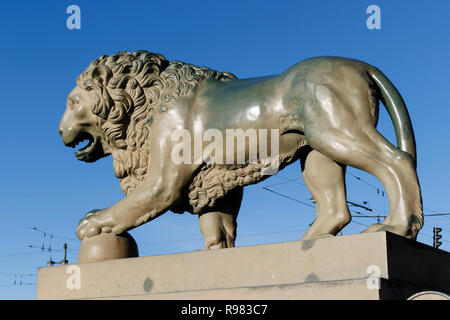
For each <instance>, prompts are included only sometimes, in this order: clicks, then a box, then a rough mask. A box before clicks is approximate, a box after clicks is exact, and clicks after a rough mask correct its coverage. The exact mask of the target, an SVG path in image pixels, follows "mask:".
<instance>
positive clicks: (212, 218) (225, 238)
mask: <svg viewBox="0 0 450 320" xmlns="http://www.w3.org/2000/svg"><path fill="white" fill-rule="evenodd" d="M242 195H243V188H241V187H238V188H235V189H233V190H231V191H230V192H229V193H228V194H227V195H226V196H225V197H224V198H223V199H220V200H219V201H218V203H217V204H216V205H215V206H214V208H213V209H212V210H211V211H207V212H204V213H202V214H200V215H199V217H198V221H199V225H200V231H201V233H202V235H203V238H204V243H205V249H206V250H209V249H221V248H231V247H234V241H235V239H236V228H237V222H236V218H237V215H238V213H239V208H240V206H241V201H242Z"/></svg>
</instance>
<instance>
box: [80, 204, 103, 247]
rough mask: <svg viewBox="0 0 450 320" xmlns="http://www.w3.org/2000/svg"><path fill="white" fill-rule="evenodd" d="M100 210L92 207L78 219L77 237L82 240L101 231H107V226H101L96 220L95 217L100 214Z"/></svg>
mask: <svg viewBox="0 0 450 320" xmlns="http://www.w3.org/2000/svg"><path fill="white" fill-rule="evenodd" d="M100 212H101V210H99V209H94V210H92V211H90V212H88V213H86V215H85V216H84V217H83V219H81V220H80V223H79V224H78V227H77V230H76V234H77V236H78V239H80V240H81V241H83V240H84V239H85V238H90V237H93V236H96V235H98V234H100V233H102V232H108V231H107V229H108V227H103V226H102V225H101V224H100V223H99V222H98V221H96V217H97V216H98V215H99V214H100ZM103 229H105V230H103ZM109 229H110V228H109Z"/></svg>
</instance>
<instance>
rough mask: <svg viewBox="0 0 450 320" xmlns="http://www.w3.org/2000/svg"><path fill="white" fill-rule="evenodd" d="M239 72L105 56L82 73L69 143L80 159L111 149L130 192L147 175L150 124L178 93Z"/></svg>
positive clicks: (62, 128) (65, 134) (67, 121)
mask: <svg viewBox="0 0 450 320" xmlns="http://www.w3.org/2000/svg"><path fill="white" fill-rule="evenodd" d="M206 78H215V79H218V80H224V81H226V80H230V79H234V78H235V76H234V75H232V74H230V73H227V72H224V73H222V72H217V71H214V70H211V69H209V68H206V67H197V66H194V65H191V64H186V63H182V62H179V61H172V62H169V61H168V60H166V58H165V57H164V56H162V55H160V54H156V53H151V52H147V51H136V52H118V53H116V54H114V55H111V56H101V57H100V58H98V59H97V60H95V61H93V62H92V63H91V64H90V65H89V66H88V67H87V69H86V70H85V71H84V72H83V73H82V74H80V75H79V76H78V78H77V86H76V87H75V88H74V89H73V90H72V92H71V93H70V94H69V96H68V98H67V108H66V111H65V112H64V115H63V117H62V119H61V122H60V125H59V133H60V134H61V136H62V139H63V142H64V144H65V145H66V146H70V147H76V145H77V144H79V143H80V142H83V141H85V140H88V141H89V142H88V143H87V145H86V146H85V147H83V148H81V149H80V150H79V151H77V152H76V153H75V155H76V157H77V158H78V159H79V160H82V161H86V162H94V161H97V160H98V159H100V158H102V157H104V156H106V155H109V154H112V156H113V160H114V173H115V175H116V177H117V178H119V179H121V188H122V191H123V192H124V193H125V194H126V195H128V194H129V193H130V192H131V191H132V190H134V188H135V187H136V185H137V184H139V183H140V182H142V181H144V180H145V179H146V175H147V169H148V164H149V160H150V154H149V146H148V141H149V135H150V126H149V123H151V121H153V117H154V116H156V115H157V114H158V113H160V112H166V111H167V110H168V109H169V108H170V107H171V105H172V104H173V103H174V102H175V101H176V99H177V98H178V97H182V96H186V95H189V94H190V93H191V92H192V91H193V89H194V88H195V87H196V86H197V85H198V84H199V83H200V82H201V81H203V80H204V79H206Z"/></svg>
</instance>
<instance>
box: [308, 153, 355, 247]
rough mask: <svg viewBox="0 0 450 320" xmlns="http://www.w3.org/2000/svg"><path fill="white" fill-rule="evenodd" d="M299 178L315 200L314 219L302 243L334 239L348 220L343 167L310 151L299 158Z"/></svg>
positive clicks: (348, 213) (349, 217)
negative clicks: (325, 237) (300, 175)
mask: <svg viewBox="0 0 450 320" xmlns="http://www.w3.org/2000/svg"><path fill="white" fill-rule="evenodd" d="M301 160H302V176H303V180H304V181H305V184H306V186H307V187H308V190H309V191H310V192H311V195H312V196H313V198H314V200H315V201H316V213H317V215H316V219H315V220H314V223H313V224H312V226H311V227H310V228H309V229H308V231H307V232H306V233H305V235H304V236H303V237H302V240H305V239H310V238H315V237H320V236H327V235H330V236H335V235H336V234H337V233H338V232H339V231H341V230H342V229H343V228H344V227H345V226H346V225H347V224H348V223H349V222H350V219H351V216H350V212H349V211H348V206H347V199H346V195H345V179H344V178H345V166H342V165H340V164H337V163H336V162H335V161H333V160H331V159H330V158H328V157H326V156H324V155H323V154H321V153H320V152H318V151H316V150H312V151H310V152H308V153H307V154H306V155H304V156H303V157H302V158H301Z"/></svg>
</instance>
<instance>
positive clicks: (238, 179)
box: [59, 51, 423, 249]
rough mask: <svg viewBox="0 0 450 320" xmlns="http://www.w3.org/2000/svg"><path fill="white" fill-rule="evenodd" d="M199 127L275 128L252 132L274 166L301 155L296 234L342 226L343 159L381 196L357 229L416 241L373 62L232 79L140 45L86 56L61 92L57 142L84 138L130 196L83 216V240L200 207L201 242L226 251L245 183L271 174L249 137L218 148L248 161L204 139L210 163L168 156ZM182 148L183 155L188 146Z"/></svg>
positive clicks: (412, 203) (394, 114)
mask: <svg viewBox="0 0 450 320" xmlns="http://www.w3.org/2000/svg"><path fill="white" fill-rule="evenodd" d="M379 101H381V102H382V103H383V104H384V105H385V107H386V109H387V110H388V112H389V115H390V117H391V119H392V122H393V125H394V128H395V132H396V137H397V143H398V147H395V146H393V145H392V144H391V143H390V142H389V141H387V140H386V139H385V138H384V137H383V136H382V135H381V134H380V133H379V132H378V131H377V130H376V125H377V121H378V111H379ZM199 129H201V130H207V129H211V130H215V131H214V132H216V133H217V132H219V133H223V134H225V135H226V133H227V132H228V131H227V130H229V129H236V130H238V129H239V130H242V131H243V130H246V131H245V132H247V130H250V129H252V130H253V129H258V130H259V129H261V130H271V131H270V132H271V133H272V132H274V134H271V136H267V135H262V134H259V133H257V135H259V136H258V138H259V139H260V140H258V141H259V143H261V141H264V139H266V140H267V139H269V138H276V139H277V140H276V142H277V148H276V149H277V150H275V151H276V154H275V156H273V154H272V155H271V157H270V165H272V164H273V162H272V160H274V159H275V162H276V168H277V170H281V169H283V168H284V167H285V166H287V165H289V164H291V163H293V162H294V161H296V160H298V159H300V163H301V168H302V175H303V178H304V181H305V183H306V185H307V187H308V189H309V190H310V192H311V194H312V196H313V198H314V199H315V201H316V203H317V205H318V210H317V217H316V220H315V222H314V223H313V225H312V226H311V227H310V228H309V230H308V231H307V232H306V233H305V235H304V237H303V239H309V238H313V237H319V236H328V235H336V234H337V233H338V232H339V231H340V230H341V229H342V228H343V227H344V226H345V225H347V224H348V223H349V222H350V220H351V215H350V212H349V210H348V207H347V201H346V191H345V190H346V189H345V168H346V166H347V165H349V166H353V167H355V168H359V169H361V170H364V171H366V172H369V173H371V174H373V175H374V176H375V177H377V178H378V179H379V180H380V182H381V183H382V184H383V186H384V187H385V189H386V192H387V195H388V198H389V206H390V213H389V215H388V216H387V218H386V219H385V220H384V222H383V223H381V224H374V225H371V226H370V227H369V228H368V229H366V230H365V232H373V231H389V232H392V233H395V234H398V235H401V236H403V237H407V238H411V239H415V238H416V236H417V233H418V231H419V230H420V229H421V227H422V225H423V214H422V198H421V191H420V186H419V181H418V177H417V173H416V149H415V139H414V133H413V129H412V125H411V121H410V118H409V114H408V111H407V109H406V106H405V104H404V102H403V99H402V97H401V96H400V94H399V92H398V91H397V90H396V88H395V87H394V85H393V84H392V83H391V81H390V80H389V79H388V78H387V77H386V76H385V75H383V73H382V72H380V71H379V70H378V69H377V68H375V67H373V66H371V65H368V64H366V63H364V62H362V61H357V60H353V59H347V58H340V57H316V58H310V59H307V60H304V61H301V62H299V63H298V64H296V65H294V66H292V67H290V68H289V69H287V70H286V71H284V72H282V73H281V74H279V75H274V76H266V77H259V78H251V79H237V78H236V77H235V76H234V75H233V74H231V73H228V72H218V71H215V70H211V69H209V68H207V67H197V66H195V65H192V64H187V63H183V62H179V61H168V60H167V59H166V58H165V57H164V56H162V55H160V54H156V53H151V52H147V51H136V52H118V53H116V54H114V55H111V56H102V57H100V58H98V59H97V60H95V61H93V62H92V63H91V64H90V65H89V66H88V67H87V69H86V70H85V71H84V72H83V73H82V74H80V75H79V76H78V78H77V85H76V87H75V88H74V89H73V90H72V91H71V93H70V94H69V96H68V98H67V108H66V111H65V112H64V115H63V116H62V119H61V122H60V125H59V133H60V134H61V136H62V140H63V142H64V144H65V145H66V146H70V147H75V146H76V145H77V144H78V143H80V142H82V141H84V140H88V141H89V142H88V144H87V145H86V146H85V147H84V148H82V149H80V150H79V151H77V152H76V157H77V158H78V159H79V160H82V161H86V162H93V161H97V160H98V159H100V158H102V157H104V156H107V155H110V154H111V155H112V157H113V163H114V173H115V175H116V177H117V178H119V179H120V185H121V189H122V190H123V192H124V193H125V195H126V197H125V198H123V199H122V200H120V201H118V202H117V203H115V204H114V205H112V206H111V207H108V208H106V209H103V210H99V211H97V212H91V213H89V214H87V215H86V216H85V217H84V218H83V219H82V220H81V221H80V224H79V226H78V228H77V235H78V237H79V238H80V240H83V239H85V238H86V237H92V236H94V235H97V234H100V233H113V234H121V233H123V232H125V231H127V230H130V229H132V228H135V227H137V226H139V225H141V224H143V223H146V222H148V221H150V220H152V219H154V218H156V217H158V216H160V215H161V214H163V213H165V212H166V211H168V210H170V211H172V212H176V213H183V212H190V213H193V214H198V216H199V224H200V230H201V232H202V234H203V236H204V240H205V248H206V249H214V248H224V247H233V246H234V241H235V238H236V226H237V225H236V217H237V215H238V211H239V207H240V204H241V200H242V194H243V187H244V186H246V185H249V184H254V183H257V182H259V181H262V180H264V179H266V178H267V177H269V176H270V175H267V174H266V173H265V172H264V170H262V169H264V168H267V167H268V163H269V162H268V161H267V159H268V158H265V159H262V158H260V157H258V155H257V157H256V161H249V159H250V157H249V155H250V154H251V153H252V150H251V147H252V146H251V145H250V143H245V144H244V147H241V148H239V147H237V148H234V147H233V148H232V150H231V151H230V150H229V149H227V148H224V149H226V150H225V151H223V152H221V153H220V152H218V150H217V148H215V151H214V152H215V153H216V154H215V156H217V155H218V154H219V155H220V156H221V157H224V158H225V157H227V159H229V158H230V157H231V159H234V160H236V158H238V157H241V156H245V157H244V158H245V159H246V160H245V161H244V162H240V163H235V162H229V161H227V162H222V163H221V162H220V161H219V162H217V161H208V157H210V156H211V155H213V156H214V154H213V152H212V151H211V150H213V149H214V148H208V147H210V145H208V143H206V145H202V146H201V148H202V149H201V150H200V151H202V152H203V153H202V156H204V155H205V152H206V153H209V154H208V155H207V157H206V158H205V157H202V158H201V160H200V161H198V160H199V159H194V160H193V161H184V162H181V163H180V162H179V161H174V157H173V155H174V153H173V149H174V148H175V147H176V146H177V145H176V144H177V143H178V144H179V141H175V140H174V139H173V133H174V132H175V131H177V130H183V131H184V132H187V133H190V134H192V135H195V134H196V131H198V130H199ZM274 130H275V131H274ZM258 132H262V131H258ZM275 133H277V135H275ZM245 138H246V139H247V140H246V141H247V142H248V141H249V137H248V136H246V137H245ZM233 139H234V138H233ZM261 139H262V140H261ZM211 141H212V140H210V143H212V142H211ZM227 141H228V140H227ZM220 143H222V142H219V146H220ZM186 145H187V146H188V147H190V146H191V142H188V143H187V144H185V146H186ZM223 145H225V142H223ZM216 147H217V144H216ZM193 148H196V147H195V146H194V147H193ZM272 151H274V150H272ZM182 153H183V157H184V156H189V154H188V153H187V151H186V150H183V151H182ZM232 153H233V154H232ZM272 153H273V152H272ZM191 158H192V157H191ZM241 158H242V157H241ZM209 160H210V159H209ZM253 160H255V159H253ZM279 214H282V213H279Z"/></svg>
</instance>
